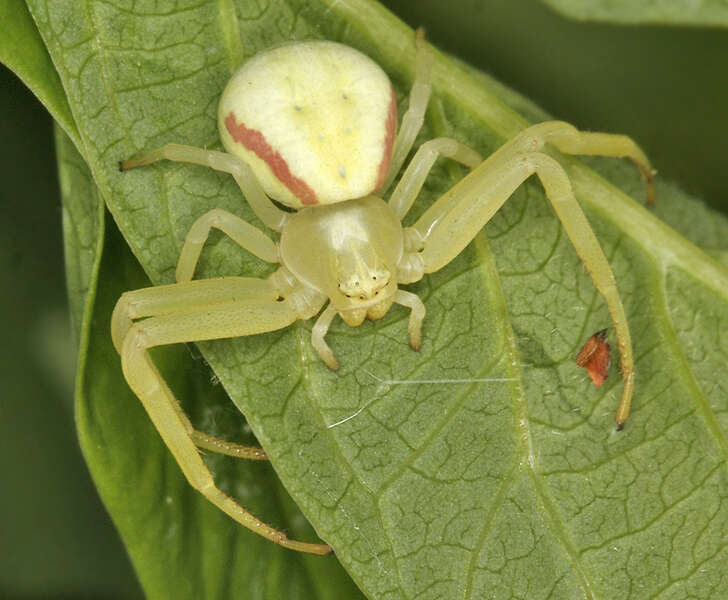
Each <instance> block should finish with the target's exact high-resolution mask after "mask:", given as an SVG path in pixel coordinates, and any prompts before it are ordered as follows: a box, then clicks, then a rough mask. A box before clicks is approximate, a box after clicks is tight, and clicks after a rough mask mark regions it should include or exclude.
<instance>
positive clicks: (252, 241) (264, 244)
mask: <svg viewBox="0 0 728 600" xmlns="http://www.w3.org/2000/svg"><path fill="white" fill-rule="evenodd" d="M212 228H215V229H219V230H220V231H222V232H223V233H224V234H225V235H227V236H228V237H229V238H231V239H232V240H233V241H234V242H235V243H236V244H238V246H241V247H242V248H245V249H246V250H247V251H248V252H250V253H251V254H253V255H255V256H257V257H258V258H260V259H262V260H264V261H266V262H270V263H277V262H278V248H277V247H276V245H275V243H274V242H273V241H272V240H271V239H270V238H269V237H268V236H266V235H265V234H264V233H263V232H262V231H261V230H260V229H258V228H257V227H253V226H252V225H251V224H250V223H248V222H247V221H244V220H243V219H241V218H240V217H238V216H237V215H234V214H232V213H229V212H227V211H225V210H222V209H220V208H214V209H212V210H211V211H208V212H206V213H205V214H204V215H202V216H201V217H200V218H198V219H197V220H196V221H195V222H194V223H193V224H192V227H190V230H189V231H188V232H187V236H186V237H185V243H184V246H182V252H180V255H179V260H178V261H177V271H176V278H177V281H178V282H183V281H189V280H191V279H192V277H193V275H194V274H195V269H196V268H197V262H198V261H199V259H200V253H201V252H202V247H203V246H204V245H205V242H207V238H208V237H209V236H210V230H211V229H212Z"/></svg>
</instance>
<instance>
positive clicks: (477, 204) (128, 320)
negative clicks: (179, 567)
mask: <svg viewBox="0 0 728 600" xmlns="http://www.w3.org/2000/svg"><path fill="white" fill-rule="evenodd" d="M431 64H432V53H431V52H430V50H429V49H428V48H427V46H426V44H425V43H424V39H423V36H422V35H420V36H418V38H417V68H416V78H415V82H414V84H413V87H412V92H411V94H410V102H409V108H408V110H407V112H406V113H405V115H404V117H403V119H402V124H401V127H400V130H399V132H398V133H396V136H395V131H396V116H397V110H396V108H397V107H396V102H395V99H394V94H393V92H392V86H391V84H390V83H389V80H388V78H387V76H386V75H385V73H384V71H382V69H381V68H380V67H378V66H377V65H376V64H375V63H374V62H373V61H372V60H371V59H369V58H368V57H366V56H365V55H363V54H361V53H360V52H358V51H356V50H354V49H352V48H349V47H346V46H342V45H341V44H336V43H334V42H320V41H309V42H301V43H295V44H287V45H284V46H280V47H278V48H275V49H273V50H270V51H268V52H264V53H262V54H259V55H257V56H256V57H254V58H253V59H251V60H250V61H249V62H248V63H246V65H244V66H243V67H242V68H241V69H240V71H238V73H237V74H235V75H234V76H233V78H232V80H231V82H230V84H229V85H228V87H227V88H226V90H225V92H224V93H223V95H222V99H221V102H220V108H219V119H218V124H219V129H220V136H221V138H222V142H223V145H224V146H225V148H226V150H227V151H228V153H222V152H215V151H208V150H203V149H200V148H194V147H191V146H181V145H178V144H168V145H166V146H164V147H162V148H160V149H158V150H155V151H153V152H151V153H149V154H146V155H144V156H142V157H141V158H138V159H134V160H128V161H125V162H124V163H122V169H130V168H133V167H137V166H141V165H145V164H150V163H152V162H155V161H157V160H160V159H168V160H176V161H182V162H190V163H197V164H202V165H207V166H210V167H212V168H214V169H217V170H219V171H224V172H227V173H230V174H231V175H232V176H233V177H234V178H235V181H236V182H237V183H238V185H239V186H240V189H241V191H242V192H243V195H244V196H245V199H246V200H247V202H248V203H249V204H250V206H251V208H252V209H253V211H254V212H255V213H256V214H257V216H258V217H259V218H260V220H261V221H262V222H263V223H264V224H265V225H266V226H267V227H268V228H269V229H271V230H272V231H273V232H277V233H278V234H279V235H280V237H279V239H278V241H274V240H273V239H271V237H269V236H268V235H267V234H266V233H264V232H263V231H261V230H259V229H257V228H255V227H253V226H251V225H249V224H248V223H246V222H245V221H243V220H242V219H240V218H239V217H237V216H235V215H233V214H231V213H228V212H225V211H222V210H220V209H214V210H212V211H210V212H208V213H206V214H204V215H202V216H200V217H199V218H198V219H197V221H195V223H194V224H193V225H192V227H191V228H190V231H189V233H188V235H187V238H186V240H185V244H184V247H183V249H182V252H181V255H180V258H179V262H178V265H177V282H178V283H176V284H174V285H169V286H162V287H156V288H147V289H143V290H137V291H135V292H127V293H126V294H124V295H123V296H122V297H121V299H120V300H119V302H118V304H117V306H116V309H115V310H114V315H113V317H112V337H113V340H114V344H115V346H116V348H117V350H118V351H119V352H120V354H121V357H122V366H123V369H124V374H125V376H126V379H127V381H128V382H129V385H130V386H131V387H132V389H133V390H134V391H135V392H136V393H137V395H138V396H139V398H140V399H141V401H142V402H143V403H144V406H145V408H146V409H147V412H148V413H149V415H150V417H151V419H152V421H153V422H154V424H155V425H156V427H157V429H158V430H159V432H160V434H161V435H162V437H163V438H164V440H165V442H166V443H167V446H168V447H169V449H170V450H171V452H172V453H173V455H174V456H175V458H176V459H177V461H178V462H179V464H180V467H181V468H182V470H183V471H184V473H185V475H186V476H187V478H188V480H189V481H190V483H191V484H192V485H193V486H194V487H196V488H197V489H199V490H200V491H201V492H202V493H203V494H205V496H206V497H207V498H208V499H209V500H210V501H211V502H213V503H214V504H215V505H216V506H218V507H219V508H221V509H222V510H224V511H225V512H226V513H228V514H229V515H230V516H232V517H233V518H234V519H236V520H237V521H238V522H240V523H241V524H243V525H245V526H246V527H249V528H250V529H252V530H253V531H256V532H257V533H260V534H261V535H264V536H266V537H267V538H268V539H270V540H272V541H275V542H277V543H279V544H281V545H283V546H286V547H289V548H293V549H296V550H302V551H306V552H313V553H318V554H324V553H326V552H329V551H330V548H329V547H328V546H327V545H326V544H310V543H305V542H297V541H293V540H289V539H288V538H287V537H286V536H285V534H283V533H282V532H280V531H277V530H275V529H273V528H272V527H270V526H268V525H266V524H264V523H262V522H261V521H259V520H258V519H256V518H255V517H254V516H253V515H251V514H250V513H248V512H247V511H246V510H245V509H244V508H243V507H242V506H240V505H239V504H238V503H237V502H235V501H234V500H232V499H231V498H229V497H228V496H226V495H224V494H223V493H222V492H221V491H220V490H219V489H218V488H217V487H216V486H215V483H214V480H213V478H212V475H211V473H210V471H209V470H208V468H207V467H206V466H205V464H204V462H203V461H202V459H201V458H200V455H199V452H198V447H201V448H206V449H209V450H213V451H217V452H223V453H226V454H231V455H233V456H242V457H247V458H255V459H260V458H262V457H264V454H263V453H262V451H261V450H260V449H255V448H246V447H242V446H238V445H236V444H231V443H228V442H225V441H223V440H218V439H215V438H213V437H211V436H209V435H206V434H204V433H201V432H199V431H196V430H195V429H194V428H193V426H192V424H191V423H190V422H189V420H188V419H187V417H186V416H185V415H184V413H183V412H182V410H181V409H180V408H179V405H178V403H177V400H176V399H175V397H174V395H173V393H172V392H171V390H170V389H169V388H168V387H167V386H166V385H165V383H164V381H162V379H161V376H160V375H159V372H158V371H157V370H156V369H155V368H154V366H153V365H152V363H151V359H150V358H149V354H148V349H149V348H151V347H154V346H159V345H164V344H172V343H178V342H190V341H198V340H208V339H217V338H226V337H236V336H245V335H253V334H256V333H261V332H265V331H273V330H276V329H280V328H283V327H286V326H288V325H290V324H291V323H293V322H294V321H296V320H298V319H309V318H311V317H313V316H315V315H317V314H319V313H320V314H319V316H318V319H317V320H316V323H315V324H314V326H313V329H312V335H311V342H312V344H313V347H314V348H315V349H316V351H317V353H318V354H319V356H320V357H321V358H322V359H323V360H324V362H325V363H326V364H327V365H328V366H329V367H331V368H332V369H337V368H338V362H337V360H336V358H335V356H334V353H333V351H332V350H331V348H330V347H329V346H328V344H327V343H326V341H325V340H324V338H325V336H326V332H327V331H328V329H329V325H330V324H331V321H332V320H333V319H334V317H335V316H336V315H339V316H341V318H342V319H343V320H344V321H345V322H346V323H347V324H349V325H351V326H358V325H360V324H361V323H362V322H363V321H364V319H365V318H369V319H379V318H381V317H382V316H384V314H386V312H387V311H388V310H389V308H390V307H391V306H392V304H400V305H403V306H406V307H408V308H409V309H410V318H409V325H408V331H409V337H410V345H411V346H412V347H413V348H414V349H419V347H420V344H421V340H422V333H421V328H422V322H423V319H424V317H425V306H424V304H423V303H422V301H421V300H420V299H419V298H418V297H417V296H416V295H415V294H413V293H411V292H409V291H405V290H403V289H401V288H400V287H399V285H401V284H406V283H411V282H414V281H418V280H419V279H421V278H422V277H423V276H424V275H425V274H427V273H431V272H433V271H437V270H439V269H441V268H442V267H443V266H445V265H446V264H448V263H449V262H450V261H451V260H452V259H453V258H455V256H457V255H458V254H459V253H460V252H461V251H462V250H463V248H465V246H466V245H467V244H468V243H469V242H470V241H471V240H472V239H473V237H474V236H475V235H476V234H477V233H478V232H479V231H480V230H481V229H482V227H483V226H484V225H485V223H487V222H488V220H489V219H490V218H491V217H492V216H493V214H495V212H496V211H497V210H498V209H499V208H500V206H501V205H502V204H503V203H504V202H505V201H506V200H507V199H508V197H509V196H510V195H511V194H512V193H513V191H514V190H515V189H516V188H517V187H518V186H519V185H520V184H521V183H522V182H523V181H524V180H525V179H527V178H528V177H530V176H531V175H533V174H536V175H537V176H538V178H539V179H540V180H541V183H542V184H543V186H544V188H545V190H546V195H547V197H548V198H549V199H550V200H551V202H552V204H553V206H554V209H555V210H556V213H557V215H558V217H559V218H560V219H561V222H562V224H563V227H564V229H565V231H566V233H567V235H568V236H569V238H570V239H571V241H572V243H573V244H574V247H575V248H576V251H577V253H578V255H579V257H580V258H581V260H582V261H583V262H584V264H585V265H586V266H587V268H588V270H589V273H590V275H591V277H592V279H593V281H594V284H595V285H596V287H597V289H598V290H599V291H600V292H601V293H602V294H603V295H604V297H605V299H606V301H607V305H608V307H609V311H610V314H611V317H612V320H613V322H614V327H615V330H616V333H617V338H618V341H619V348H620V353H621V366H622V375H623V377H624V381H625V384H624V391H623V394H622V401H621V403H620V407H619V410H618V413H617V423H618V424H622V423H624V421H625V420H626V418H627V414H628V411H629V404H630V399H631V396H632V390H633V385H634V383H633V361H632V347H631V343H630V336H629V329H628V327H627V320H626V317H625V314H624V309H623V308H622V302H621V300H620V298H619V294H618V292H617V287H616V283H615V281H614V277H613V275H612V271H611V269H610V267H609V264H608V263H607V259H606V258H605V256H604V253H603V252H602V250H601V248H600V246H599V243H598V241H597V239H596V237H595V236H594V233H593V232H592V230H591V228H590V227H589V225H588V223H587V221H586V218H585V217H584V214H583V212H582V211H581V208H580V207H579V204H578V203H577V201H576V199H575V198H574V196H573V193H572V190H571V185H570V182H569V179H568V177H567V175H566V172H565V171H564V169H563V168H562V167H561V166H560V164H559V163H558V162H557V161H556V160H555V159H554V158H552V157H551V156H550V155H549V154H548V153H545V152H543V151H542V149H543V147H544V146H545V145H546V144H551V145H552V146H554V147H555V148H556V149H558V150H560V151H561V152H564V153H568V154H600V155H604V156H621V157H628V158H630V159H632V160H633V161H634V162H635V163H636V164H637V166H638V167H639V169H640V171H641V173H642V175H643V176H644V177H645V178H646V179H647V180H648V182H650V180H651V177H652V170H651V168H650V166H649V163H648V161H647V158H646V157H645V156H644V154H643V153H642V151H641V150H640V149H639V147H637V145H636V144H635V143H634V142H633V141H632V140H631V139H629V138H627V137H625V136H619V135H609V134H602V133H583V132H580V131H577V130H576V129H575V128H574V127H572V126H571V125H568V124H567V123H561V122H547V123H541V124H539V125H535V126H533V127H530V128H529V129H527V130H526V131H524V132H523V133H521V134H519V135H517V136H516V137H514V138H513V139H511V140H510V141H509V142H507V143H506V144H505V145H504V146H503V147H502V148H500V149H499V150H498V151H497V152H495V153H494V154H493V155H491V156H490V157H488V158H487V159H486V160H485V161H483V160H482V159H481V158H480V155H479V154H478V153H477V152H475V151H474V150H471V149H470V148H468V147H466V146H464V145H463V144H461V143H460V142H457V141H456V140H454V139H450V138H437V139H434V140H430V141H428V142H425V143H424V144H422V146H420V148H419V149H418V151H417V153H416V154H415V155H414V157H413V158H412V160H411V162H410V163H409V165H408V167H407V168H406V169H405V171H404V173H403V174H402V176H401V178H400V180H399V183H398V184H397V186H396V188H395V189H394V190H393V191H392V193H391V195H390V196H389V199H388V201H386V202H385V201H384V200H383V199H382V198H383V197H384V196H385V194H387V193H388V191H389V190H388V188H389V187H390V184H391V183H392V181H393V180H394V179H395V176H396V175H397V173H398V172H399V170H400V168H401V167H402V164H403V163H404V160H405V157H406V156H407V154H408V152H409V150H410V149H411V147H412V145H413V143H414V139H415V137H416V135H417V132H418V131H419V129H420V127H421V125H422V122H423V117H424V113H425V109H426V107H427V103H428V99H429V95H430V70H431ZM440 155H442V156H445V157H448V158H450V159H453V160H456V161H458V162H460V163H462V164H464V165H466V166H467V167H470V168H471V169H472V170H471V172H470V173H469V174H468V175H467V176H466V177H465V178H463V179H462V180H461V181H460V182H459V183H457V184H456V185H455V186H454V187H453V188H452V189H451V190H449V191H448V192H446V193H445V194H443V195H442V196H441V197H440V198H439V199H437V200H436V201H435V202H434V204H432V206H430V208H428V209H427V211H425V213H424V214H423V215H422V216H421V217H420V218H419V219H417V220H416V221H415V222H414V224H413V225H412V226H410V227H406V228H404V227H403V226H402V224H401V221H402V219H403V218H404V217H405V215H406V214H407V212H408V211H409V209H410V207H411V206H412V204H413V203H414V201H415V200H416V198H417V196H418V194H419V192H420V190H421V188H422V185H423V183H424V181H425V178H426V177H427V174H428V172H429V170H430V168H431V167H432V165H433V164H434V162H435V159H436V158H437V157H438V156H440ZM650 185H651V183H650ZM650 196H651V187H650V186H648V197H650ZM270 198H274V199H276V200H278V201H279V202H282V203H284V204H286V205H288V206H289V207H291V208H294V209H296V210H297V211H298V212H295V213H290V212H287V211H284V210H281V209H280V208H279V207H278V206H276V205H275V204H274V203H273V202H272V201H271V200H270ZM211 228H217V229H220V230H222V231H223V232H224V233H226V234H227V235H229V236H230V237H231V238H232V239H234V240H235V241H236V242H237V243H238V244H239V245H240V246H242V247H243V248H245V249H246V250H248V251H249V252H251V253H252V254H254V255H255V256H257V257H258V258H260V259H262V260H265V261H267V262H270V263H278V264H279V265H280V267H279V268H278V270H276V271H275V272H274V273H273V274H272V275H271V276H270V277H268V278H267V279H257V278H253V277H225V278H220V279H207V280H204V279H203V280H193V275H194V272H195V268H196V265H197V261H198V258H199V256H200V252H201V250H202V246H203V245H204V243H205V240H206V239H207V236H208V234H209V231H210V229H211ZM327 302H328V305H327V306H326V308H324V306H325V305H326V303H327ZM322 308H324V309H323V311H322V310H321V309H322Z"/></svg>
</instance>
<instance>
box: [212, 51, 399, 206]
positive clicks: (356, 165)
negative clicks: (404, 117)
mask: <svg viewBox="0 0 728 600" xmlns="http://www.w3.org/2000/svg"><path fill="white" fill-rule="evenodd" d="M396 125H397V103H396V99H395V96H394V92H393V89H392V85H391V83H390V82H389V78H388V77H387V75H386V74H385V73H384V71H383V70H382V69H381V67H379V65H377V64H376V63H375V62H374V61H372V60H371V59H370V58H368V57H367V56H365V55H364V54H362V53H361V52H359V51H357V50H354V49H353V48H350V47H348V46H344V45H342V44H338V43H336V42H328V41H305V42H295V43H291V44H285V45H283V46H279V47H277V48H273V49H271V50H268V51H266V52H262V53H260V54H257V55H256V56H254V57H253V58H251V59H250V60H249V61H247V62H246V63H245V64H244V65H243V66H242V67H241V68H240V69H239V70H238V71H237V72H236V73H235V74H234V75H233V77H232V79H231V80H230V82H229V83H228V85H227V87H226V88H225V91H224V92H223V95H222V98H221V100H220V106H219V110H218V126H219V128H220V136H221V138H222V142H223V145H224V146H225V149H226V150H227V151H228V152H229V153H231V154H234V155H236V156H238V157H240V158H241V159H243V160H244V161H245V162H247V163H248V164H249V165H250V166H251V168H252V169H253V171H254V172H255V174H256V176H257V178H258V180H259V181H260V182H261V184H262V185H263V188H264V189H265V191H266V193H267V194H268V195H269V196H271V197H272V198H275V199H276V200H278V201H280V202H282V203H284V204H286V205H288V206H291V207H293V208H302V207H305V206H314V205H317V204H333V203H336V202H341V201H343V200H350V199H352V198H361V197H363V196H366V195H368V194H370V193H372V192H373V191H375V190H376V189H377V188H378V187H379V186H380V185H381V184H382V183H383V182H384V179H385V177H386V175H387V170H388V168H389V162H390V158H391V154H392V144H393V141H394V134H395V130H396Z"/></svg>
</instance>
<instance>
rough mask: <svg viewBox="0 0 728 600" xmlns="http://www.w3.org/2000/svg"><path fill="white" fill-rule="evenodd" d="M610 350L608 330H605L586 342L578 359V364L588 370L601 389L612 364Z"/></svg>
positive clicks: (595, 383)
mask: <svg viewBox="0 0 728 600" xmlns="http://www.w3.org/2000/svg"><path fill="white" fill-rule="evenodd" d="M610 350H611V348H610V347H609V342H608V341H607V330H606V329H603V330H602V331H598V332H597V333H595V334H594V335H593V336H591V337H590V338H589V339H588V340H587V341H586V343H585V344H584V345H583V346H582V347H581V350H580V351H579V354H578V356H577V357H576V364H577V365H578V366H580V367H584V368H585V369H586V372H587V373H589V377H591V380H592V381H593V382H594V385H596V386H597V387H600V386H601V385H602V384H603V383H604V382H605V381H606V380H607V374H608V373H609V365H611V364H612V357H611V355H610Z"/></svg>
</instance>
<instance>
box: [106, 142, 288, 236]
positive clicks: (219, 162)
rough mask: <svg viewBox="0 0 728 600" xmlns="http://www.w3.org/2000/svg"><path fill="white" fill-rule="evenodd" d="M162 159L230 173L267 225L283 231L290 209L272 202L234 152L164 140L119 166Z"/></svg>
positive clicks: (128, 167) (251, 206)
mask: <svg viewBox="0 0 728 600" xmlns="http://www.w3.org/2000/svg"><path fill="white" fill-rule="evenodd" d="M160 160H171V161H173V162H185V163H192V164H195V165H201V166H204V167H210V168H211V169H215V170H216V171H222V172H223V173H229V174H230V175H232V176H233V179H235V182H236V183H237V184H238V187H239V188H240V190H241V191H242V192H243V195H244V196H245V199H246V200H247V201H248V204H249V205H250V208H252V209H253V212H255V214H256V215H257V216H258V218H259V219H260V220H261V221H262V222H263V223H264V224H265V226H266V227H269V228H270V229H272V230H273V231H280V230H281V229H282V228H283V224H284V223H285V221H286V219H287V213H286V212H285V211H283V210H281V209H280V208H278V207H277V206H276V205H275V204H273V202H272V201H271V199H270V198H268V196H266V194H265V192H264V191H263V188H262V187H261V185H260V183H259V182H258V179H257V178H256V177H255V174H254V173H253V171H252V170H251V168H250V167H249V166H248V164H247V163H245V162H244V161H242V160H240V159H239V158H238V157H236V156H233V155H232V154H227V153H225V152H218V151H216V150H205V149H204V148H195V147H194V146H185V145H183V144H165V145H164V146H162V147H161V148H157V149H156V150H152V151H151V152H149V153H147V154H145V155H143V156H140V157H138V158H133V159H128V160H125V161H123V162H121V163H119V168H120V169H121V170H122V171H128V170H129V169H134V168H136V167H143V166H146V165H151V164H152V163H155V162H157V161H160Z"/></svg>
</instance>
